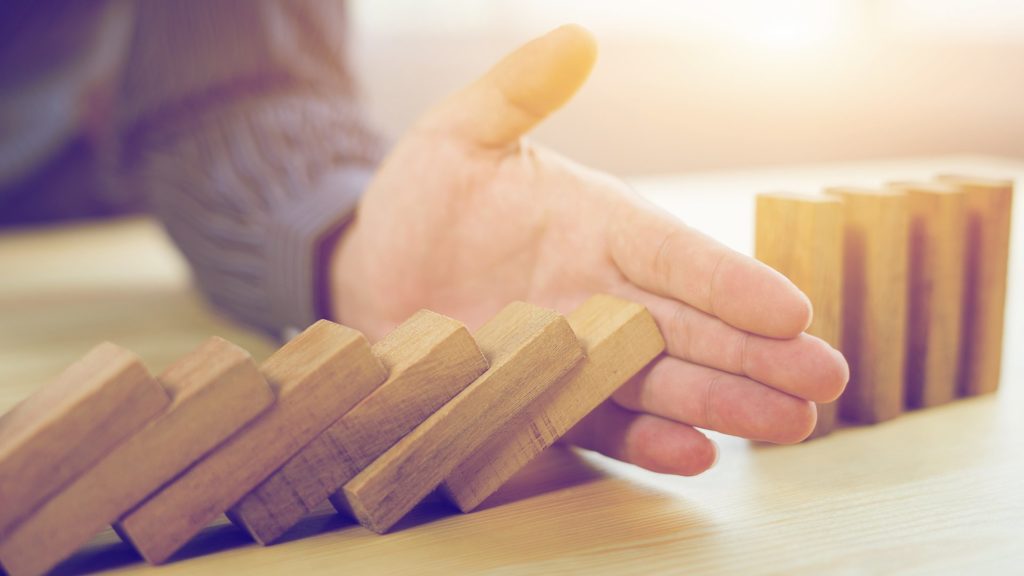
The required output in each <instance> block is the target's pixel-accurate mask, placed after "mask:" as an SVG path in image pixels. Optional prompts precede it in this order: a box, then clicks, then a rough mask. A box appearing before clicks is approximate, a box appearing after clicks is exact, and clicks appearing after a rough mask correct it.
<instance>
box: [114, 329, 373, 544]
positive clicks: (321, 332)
mask: <svg viewBox="0 0 1024 576" xmlns="http://www.w3.org/2000/svg"><path fill="white" fill-rule="evenodd" d="M260 371H261V372H262V373H263V376H264V377H265V378H266V379H267V382H268V383H269V384H270V386H271V388H272V389H273V390H274V392H275V393H276V396H277V401H276V402H275V404H274V405H273V406H271V407H270V409H269V410H267V411H266V412H265V413H264V414H263V415H262V416H260V417H259V418H257V419H256V420H254V421H253V422H251V423H250V424H249V425H248V426H246V427H245V428H243V429H242V430H240V431H239V433H237V434H235V435H233V436H232V437H231V438H229V439H228V440H227V441H226V442H224V443H223V444H221V445H220V446H219V447H217V448H216V449H215V450H213V451H212V452H211V453H209V454H208V455H207V456H206V457H204V458H203V459H201V460H199V461H198V462H196V463H195V464H194V465H192V467H190V468H189V469H188V470H186V471H185V472H184V473H183V474H182V475H181V476H179V477H178V478H176V479H175V480H174V481H173V482H171V483H170V484H168V485H167V486H165V487H164V488H163V489H161V490H160V491H159V492H157V493H156V494H154V495H153V496H152V497H150V498H149V499H148V500H146V501H145V502H143V503H142V504H141V505H139V506H138V507H137V508H135V509H134V510H132V511H131V512H129V513H128V514H127V515H125V516H124V517H123V518H122V519H121V521H120V522H119V523H118V524H117V525H116V528H117V530H118V532H119V533H120V534H121V536H122V537H123V538H125V539H126V540H129V541H131V543H132V544H134V545H135V547H136V548H137V549H138V551H139V553H141V554H142V556H143V558H145V559H146V560H147V561H148V562H150V563H154V564H159V563H161V562H164V561H165V560H167V559H168V558H169V557H170V556H171V555H172V554H174V552H176V551H177V550H178V549H179V548H181V547H182V546H183V545H185V543H186V542H188V541H189V539H191V538H192V536H194V535H195V534H196V533H197V532H199V531H200V530H202V529H203V528H204V527H205V526H206V525H208V524H209V523H210V522H211V521H212V520H213V519H214V518H216V517H217V515H218V514H221V513H222V512H224V511H225V510H227V509H228V508H230V507H231V505H233V504H234V503H235V502H238V500H240V499H241V498H242V496H244V495H245V494H246V493H248V492H249V491H250V490H252V489H253V488H255V487H256V486H257V485H259V483H260V482H262V481H263V480H264V479H266V477H267V476H269V475H270V474H271V473H272V472H274V470H276V469H277V468H278V467H280V466H281V465H282V464H284V463H285V462H287V461H288V459H289V458H291V457H292V456H293V455H294V454H295V453H296V452H298V451H299V450H300V449H301V448H302V447H303V446H305V445H306V444H307V443H309V441H310V440H312V439H313V438H315V437H316V436H317V435H318V434H320V433H321V432H323V431H324V429H326V428H327V427H328V426H330V425H331V424H332V423H333V422H334V421H335V420H337V419H338V418H339V417H340V416H341V415H342V414H344V413H345V412H347V411H348V410H349V409H350V408H352V406H354V405H355V404H356V403H357V402H358V401H359V400H361V399H362V398H363V397H364V396H366V395H367V394H369V393H370V391H371V390H373V388H374V387H376V386H377V385H378V384H380V383H381V382H383V381H384V378H385V376H386V372H385V371H384V367H383V366H381V365H380V361H379V360H377V358H376V357H375V356H374V355H373V353H372V352H371V351H370V346H369V344H368V343H367V342H366V339H365V338H363V336H362V334H360V333H359V332H356V331H355V330H352V329H350V328H346V327H344V326H340V325H338V324H334V323H332V322H328V321H326V320H321V321H319V322H317V323H316V324H314V325H313V326H311V327H309V328H307V329H306V330H305V331H304V332H303V333H302V334H299V335H298V336H296V337H295V338H294V339H293V340H292V341H290V342H289V343H288V344H286V345H285V346H284V347H283V348H281V349H280V350H278V351H277V352H275V353H274V354H273V355H272V356H271V357H270V358H269V359H268V360H267V361H266V362H264V363H263V365H262V366H261V367H260Z"/></svg>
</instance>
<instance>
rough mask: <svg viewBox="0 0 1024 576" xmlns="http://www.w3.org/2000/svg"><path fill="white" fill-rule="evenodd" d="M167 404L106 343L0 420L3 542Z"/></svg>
mask: <svg viewBox="0 0 1024 576" xmlns="http://www.w3.org/2000/svg"><path fill="white" fill-rule="evenodd" d="M169 402H170V398H168V396H167V393H166V392H165V391H164V389H163V387H161V386H160V384H158V383H157V382H156V380H154V379H153V378H152V377H150V375H149V372H148V371H147V370H146V367H145V366H143V364H142V362H141V361H140V360H139V358H138V357H137V356H136V355H135V354H133V353H132V352H129V351H128V350H125V349H124V348H121V347H119V346H116V345H114V344H111V343H109V342H107V343H103V344H100V345H99V346H97V347H96V348H93V349H92V350H91V351H90V352H89V353H87V354H86V355H85V356H83V357H82V358H81V359H80V360H78V361H77V362H75V363H74V364H72V365H71V366H69V367H68V368H67V369H66V370H65V371H64V372H63V373H61V374H60V376H58V377H57V378H56V379H55V380H53V381H51V382H49V383H48V384H46V385H44V386H43V387H42V388H40V389H39V390H38V391H37V392H36V393H34V394H33V395H32V396H30V397H28V398H27V399H26V400H24V401H23V402H22V403H21V404H19V405H17V406H15V407H14V409H12V410H11V411H10V412H8V413H7V414H5V415H4V416H3V417H0V503H2V505H0V541H2V540H4V539H5V538H6V537H7V535H8V534H10V532H11V530H12V529H13V528H14V527H15V526H16V525H17V523H18V522H20V521H22V520H24V519H25V518H26V517H27V516H28V515H29V514H30V513H31V512H32V511H33V510H34V509H35V508H36V507H37V506H38V505H40V504H41V503H42V502H43V501H44V500H46V499H47V498H49V497H51V496H52V495H53V494H55V493H56V492H57V491H58V490H60V489H61V488H63V487H64V486H65V485H67V484H68V483H69V482H71V481H72V480H74V479H75V478H77V477H78V476H79V475H81V474H82V473H83V472H85V471H86V470H88V469H89V468H90V467H92V466H93V465H94V464H95V463H96V462H98V461H99V460H100V459H101V458H103V457H104V456H105V455H106V454H107V453H108V452H110V451H111V450H113V449H114V447H115V446H117V445H118V444H120V443H121V442H123V441H124V440H125V439H126V438H128V437H129V436H130V435H132V434H133V433H135V432H136V431H137V430H139V429H140V428H142V427H143V426H144V425H145V424H146V422H147V421H149V420H150V419H151V418H153V417H154V416H156V415H157V414H158V413H160V411H161V410H163V409H164V408H165V407H166V406H167V404H168V403H169Z"/></svg>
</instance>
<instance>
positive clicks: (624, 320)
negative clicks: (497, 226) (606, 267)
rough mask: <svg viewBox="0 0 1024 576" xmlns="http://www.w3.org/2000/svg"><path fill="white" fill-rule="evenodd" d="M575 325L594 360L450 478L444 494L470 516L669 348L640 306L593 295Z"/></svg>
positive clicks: (532, 406)
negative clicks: (469, 513)
mask: <svg viewBox="0 0 1024 576" xmlns="http://www.w3.org/2000/svg"><path fill="white" fill-rule="evenodd" d="M568 321H569V325H570V327H571V328H572V329H573V332H575V334H576V336H577V338H578V339H579V340H580V342H581V343H582V344H583V346H584V350H585V351H586V359H584V360H583V361H582V362H580V364H579V365H578V366H577V367H576V369H574V370H572V371H570V372H569V373H568V374H566V375H565V376H563V377H562V379H561V380H560V381H559V382H558V383H557V384H555V385H554V386H552V387H551V388H550V389H549V390H548V391H547V392H545V393H544V394H543V395H541V396H540V397H539V398H537V400H535V401H533V402H532V403H531V404H530V405H529V407H528V408H527V409H525V410H522V411H521V412H520V413H519V414H517V415H516V416H515V417H514V418H513V419H512V421H511V422H510V424H509V425H508V426H507V427H506V429H507V430H508V432H507V433H505V432H503V433H500V434H494V435H492V436H491V438H490V440H488V441H487V442H486V443H485V444H484V445H483V446H482V447H481V448H479V449H477V450H476V451H475V452H474V453H473V455H472V456H470V457H469V458H468V459H466V460H465V461H463V462H462V463H461V464H459V466H458V467H456V468H455V470H454V471H453V472H452V473H451V474H449V475H448V476H447V478H446V479H445V481H444V483H443V484H442V485H441V489H442V492H443V493H444V495H445V496H446V497H447V498H448V499H449V500H450V501H451V502H453V503H454V504H455V505H456V506H458V507H459V509H460V510H462V511H463V512H469V511H470V510H472V509H474V508H476V507H477V506H479V505H480V503H482V502H483V501H484V500H485V499H486V498H487V497H488V496H490V495H491V494H493V493H494V492H495V491H497V490H498V488H500V487H501V486H502V485H503V484H504V483H505V482H506V481H508V479H509V478H511V477H512V476H513V475H514V474H515V473H516V472H518V471H519V470H520V469H521V468H522V467H523V466H525V465H526V464H527V463H529V462H530V461H531V460H533V458H534V457H536V456H537V455H538V454H540V453H541V452H542V451H543V450H544V449H545V448H547V447H548V446H551V445H552V444H554V443H555V441H557V440H558V439H559V438H561V437H562V436H563V435H565V433H566V432H568V431H569V429H570V428H572V427H573V426H575V425H576V424H577V423H578V422H579V421H580V420H582V419H583V417H584V416H586V415H587V414H589V413H590V412H591V411H593V410H594V409H595V408H597V407H598V405H600V404H601V403H602V402H604V401H605V400H607V399H608V397H609V396H611V394H612V393H613V392H614V391H615V390H616V389H618V388H619V387H620V386H622V385H623V384H625V383H626V381H627V380H629V379H630V378H632V377H633V376H634V375H635V374H636V373H638V372H639V371H640V370H642V369H643V368H644V366H646V365H647V364H648V363H649V362H650V361H651V360H653V359H654V358H655V357H657V356H658V355H659V354H661V352H662V351H663V350H664V349H665V341H664V340H663V339H662V337H661V332H660V331H659V330H658V326H657V324H655V322H654V318H652V317H651V315H650V313H649V312H648V311H647V309H646V308H644V307H643V306H641V305H640V304H636V303H634V302H628V301H626V300H621V299H619V298H615V297H613V296H607V295H597V296H593V297H591V298H590V299H589V300H587V301H586V302H585V303H583V305H581V306H580V307H579V308H577V309H576V310H574V311H573V312H572V313H571V314H569V316H568Z"/></svg>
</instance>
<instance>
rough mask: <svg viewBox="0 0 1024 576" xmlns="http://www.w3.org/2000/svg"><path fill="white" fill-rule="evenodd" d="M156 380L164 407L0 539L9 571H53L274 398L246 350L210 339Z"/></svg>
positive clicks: (2, 557) (2, 558) (0, 553)
mask: <svg viewBox="0 0 1024 576" xmlns="http://www.w3.org/2000/svg"><path fill="white" fill-rule="evenodd" d="M158 380H159V381H160V383H161V384H163V386H164V387H165V388H166V389H167V391H168V392H170V394H171V398H172V401H171V405H170V407H169V408H168V410H166V411H165V412H163V413H162V414H161V415H160V416H159V417H157V418H156V419H154V420H152V421H150V422H149V423H148V424H147V425H146V426H145V427H144V428H143V429H142V430H140V431H139V432H138V433H136V434H135V435H134V436H132V437H130V438H128V439H127V440H125V441H124V442H122V443H121V444H119V445H118V446H117V447H116V448H114V450H113V451H112V452H111V453H110V454H109V455H107V457H105V458H103V459H102V460H100V462H99V463H98V464H96V465H95V466H94V467H93V468H91V469H89V470H87V471H86V472H84V473H83V474H82V475H81V476H80V477H79V478H78V479H77V480H75V481H73V482H72V483H71V484H70V485H68V487H67V488H65V489H64V490H62V491H61V492H59V493H58V494H57V495H56V496H55V497H53V498H52V499H50V500H49V501H47V502H46V503H44V504H43V505H42V506H41V507H40V508H39V509H38V510H37V511H36V512H35V513H34V514H33V515H32V516H30V517H29V518H28V519H26V520H25V521H24V522H22V523H21V524H20V525H18V526H17V527H16V528H15V529H14V531H13V532H12V533H11V535H10V537H8V538H7V539H6V540H4V541H3V543H2V544H0V563H2V564H3V565H4V567H5V568H6V570H7V572H8V573H9V574H11V575H12V576H15V575H20V574H42V573H44V572H46V571H47V570H49V569H50V568H53V567H54V566H55V565H56V564H57V563H58V562H60V561H61V560H63V559H64V558H67V557H68V556H70V555H71V554H72V553H73V552H74V551H75V550H76V549H77V548H79V547H80V546H82V545H83V544H85V543H87V542H88V541H89V539H90V538H91V537H92V536H94V535H95V534H96V533H97V532H99V531H100V530H102V529H103V527H104V526H106V525H107V524H110V523H112V522H114V521H116V520H117V519H118V518H119V517H120V516H121V515H122V514H124V513H125V512H127V511H128V510H129V509H130V508H131V507H132V506H134V505H136V504H138V503H139V502H140V501H142V499H144V498H145V497H146V496H148V495H149V494H150V493H152V492H153V491H155V490H156V489H157V488H159V487H160V486H161V485H162V484H164V483H165V482H167V481H168V480H170V479H171V478H173V477H174V475H175V474H177V473H179V472H181V471H182V470H184V469H185V468H186V467H187V466H189V465H190V464H191V463H192V462H194V461H195V460H197V459H198V458H199V457H201V456H202V455H203V454H205V453H206V452H207V451H209V450H210V449H212V448H213V447H214V446H216V445H217V444H219V443H220V442H222V441H223V440H224V439H225V438H227V437H228V436H229V435H231V434H232V433H234V432H235V431H236V430H238V429H239V428H241V427H242V426H243V425H244V424H245V423H246V422H248V421H249V420H251V419H253V418H254V417H256V416H257V415H258V414H259V413H261V412H262V411H263V410H265V409H266V408H267V407H268V406H270V405H271V404H272V403H273V401H274V394H273V392H272V391H271V390H270V387H269V386H267V383H266V381H265V380H264V379H263V376H261V375H260V373H259V370H258V369H257V368H256V365H255V364H254V363H253V362H252V359H251V358H250V357H249V354H248V353H247V352H246V351H245V350H242V349H241V348H239V347H237V346H235V345H234V344H231V343H230V342H227V341H225V340H222V339H220V338H216V337H215V338H210V339H209V340H207V341H206V342H205V343H204V344H203V345H202V346H200V347H199V348H197V349H196V350H194V351H193V352H191V353H190V354H188V355H187V356H185V357H183V358H182V359H180V360H178V361H177V362H176V363H175V364H173V365H172V366H171V367H170V368H168V369H167V370H166V371H165V372H164V373H163V374H161V375H160V376H159V378H158Z"/></svg>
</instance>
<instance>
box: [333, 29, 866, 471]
mask: <svg viewBox="0 0 1024 576" xmlns="http://www.w3.org/2000/svg"><path fill="white" fill-rule="evenodd" d="M595 56H596V46H595V43H594V39H593V38H592V36H591V35H590V34H589V33H588V32H587V31H585V30H583V29H582V28H579V27H576V26H564V27H562V28H559V29H557V30H555V31H553V32H551V33H549V34H547V35H546V36H543V37H541V38H539V39H536V40H534V41H532V42H530V43H528V44H526V45H525V46H523V47H521V48H520V49H519V50H517V51H515V52H513V53H512V54H511V55H509V56H507V57H506V58H505V59H504V60H502V61H501V62H500V63H499V64H498V65H497V66H495V67H494V68H493V69H492V70H491V71H490V72H488V73H487V74H486V75H485V76H483V77H482V78H480V79H479V80H477V81H476V82H474V83H473V84H471V85H469V86H468V87H466V88H465V89H463V90H462V91H460V92H458V93H456V94H454V95H453V96H451V97H450V98H448V99H447V100H445V101H444V102H442V103H441V104H440V105H438V106H437V107H435V108H434V109H433V110H431V111H430V112H429V113H427V114H426V116H425V117H423V118H422V119H421V121H420V122H419V123H418V124H417V125H416V126H415V127H413V128H412V130H411V131H410V132H409V133H408V134H406V135H405V137H404V138H403V139H402V140H401V141H400V142H399V143H398V145H397V146H396V148H395V149H394V150H393V151H392V152H391V154H390V156H389V157H388V158H387V160H386V161H385V162H384V163H383V165H382V166H381V168H380V171H379V172H378V174H377V175H376V177H375V179H374V180H373V182H372V183H371V185H370V187H369V189H368V190H367V191H366V194H365V196H364V198H363V199H362V201H361V204H360V207H359V211H358V215H357V217H356V219H355V220H354V222H353V223H352V224H351V225H350V226H349V227H348V229H347V231H346V233H345V234H344V235H343V237H342V238H341V240H340V241H339V244H338V246H337V247H336V249H335V251H334V253H333V256H332V270H331V278H332V290H333V293H332V301H333V306H334V315H335V316H336V317H337V318H338V319H339V321H341V322H344V323H345V324H348V325H350V326H353V327H356V328H359V329H361V330H363V331H364V332H365V333H366V334H367V335H368V336H369V337H370V338H371V339H376V338H379V337H380V336H382V335H384V334H385V333H386V332H387V331H388V330H390V329H391V328H393V327H394V326H396V325H397V324H399V323H400V322H401V321H402V320H404V319H405V318H406V317H408V316H409V315H411V314H412V313H413V312H415V311H416V310H418V309H420V308H430V309H432V310H436V311H438V312H441V313H444V314H447V315H449V316H452V317H454V318H457V319H459V320H462V321H463V322H465V323H466V324H467V325H469V326H470V327H471V328H474V327H476V326H479V325H480V324H482V323H483V322H484V321H486V320H487V319H488V318H489V317H491V316H492V315H494V314H495V313H496V312H497V311H498V310H499V309H500V308H501V307H503V306H504V305H505V304H507V303H508V302H510V301H512V300H517V299H518V300H525V301H529V302H531V303H534V304H538V305H542V306H547V307H551V308H555V309H558V310H560V311H562V312H567V311H569V310H571V309H572V308H574V307H575V306H576V305H578V304H579V303H581V302H582V301H583V300H585V299H587V298H588V297H589V296H591V295H592V294H594V293H597V292H606V293H610V294H614V295H618V296H621V297H624V298H627V299H631V300H634V301H637V302H640V303H642V304H644V305H646V306H647V307H648V309H649V310H650V311H651V313H652V314H653V315H654V317H655V319H656V321H657V323H658V326H659V327H660V329H661V331H662V333H663V335H664V337H665V340H666V343H667V353H666V354H665V355H663V356H662V357H660V358H659V359H658V360H656V361H655V362H654V363H653V364H652V365H651V366H649V367H648V369H647V370H646V371H644V372H643V373H642V374H640V375H639V376H638V377H637V378H634V379H633V380H632V381H631V382H629V383H628V384H626V385H625V386H623V388H622V389H620V390H619V391H618V392H617V393H616V394H615V395H614V397H613V399H612V400H610V401H609V402H607V403H605V405H603V406H602V407H601V408H600V409H599V410H597V411H595V412H594V413H593V414H591V415H590V416H588V418H587V419H586V420H584V421H583V422H582V423H581V424H580V425H579V426H577V427H576V428H575V429H574V430H573V431H572V433H571V434H570V438H569V440H570V441H572V442H574V443H577V444H578V445H580V446H583V447H586V448H591V449H594V450H597V451H599V452H602V453H604V454H607V455H609V456H612V457H615V458H618V459H621V460H625V461H628V462H632V463H634V464H638V465H640V466H643V467H645V468H648V469H650V470H654V471H658V472H669V473H676V474H687V475H689V474H697V473H699V472H702V471H704V470H706V469H707V468H709V467H710V466H711V465H712V464H713V463H714V461H715V459H716V458H717V451H716V448H715V445H714V443H712V442H711V441H710V440H708V439H707V438H706V437H705V436H704V435H703V434H702V433H701V432H699V431H698V430H696V429H695V428H694V427H695V426H696V427H701V428H706V429H713V430H718V431H721V432H723V433H726V434H734V435H737V436H744V437H747V438H751V439H757V440H765V441H771V442H779V443H789V442H797V441H799V440H801V439H803V438H804V437H806V436H807V435H808V434H809V433H810V432H811V430H812V428H813V427H814V423H815V419H816V414H815V408H814V404H813V403H812V402H810V401H812V400H813V401H819V402H826V401H830V400H833V399H835V398H836V397H837V396H838V395H839V394H840V392H841V391H842V389H843V387H844V386H845V383H846V380H847V377H848V368H847V366H846V363H845V361H844V360H843V358H842V356H841V355H840V354H839V353H838V352H836V351H835V350H833V349H832V348H831V347H829V346H828V345H827V344H826V343H825V342H823V341H822V340H819V339H817V338H815V337H812V336H808V335H806V334H802V333H801V332H802V331H803V330H804V329H805V328H806V327H807V325H808V324H809V322H810V318H811V306H810V303H809V302H808V300H807V298H806V297H805V296H804V295H803V294H802V293H801V292H800V291H799V290H797V288H796V287H795V286H794V285H793V284H792V283H790V282H789V281H788V280H787V279H786V278H785V277H783V276H782V275H781V274H779V273H777V272H775V271H774V270H772V269H770V268H768V267H767V266H765V265H763V264H761V263H759V262H757V261H756V260H753V259H751V258H748V257H746V256H743V255H741V254H739V253H737V252H735V251H732V250H730V249H728V248H726V247H724V246H723V245H721V244H719V243H717V242H716V241H714V240H712V239H711V238H709V237H707V236H705V235H703V234H701V233H699V232H697V231H696V230H694V229H692V228H689V227H687V226H686V225H685V224H683V223H682V222H680V221H679V220H677V219H676V218H674V217H673V216H671V215H669V214H667V213H665V212H663V211H661V210H659V209H658V208H656V207H654V206H652V205H649V204H648V203H646V202H645V201H643V200H642V199H641V198H639V197H638V196H636V195H635V194H633V193H632V192H631V191H630V190H629V188H628V187H627V186H626V185H625V184H623V183H622V182H620V181H618V180H616V179H615V178H612V177H610V176H607V175H605V174H601V173H599V172H595V171H592V170H589V169H587V168H585V167H582V166H579V165H577V164H574V163H572V162H570V161H568V160H566V159H565V158H562V157H561V156H559V155H557V154H555V153H553V152H551V151H548V150H545V149H542V148H538V147H536V146H533V145H531V144H530V143H528V142H526V141H524V140H523V139H522V136H523V135H524V134H525V133H526V132H527V131H528V130H529V129H530V128H531V127H533V126H534V125H535V124H537V123H538V122H540V121H541V120H542V119H543V118H544V117H545V116H547V115H548V114H550V113H551V112H553V111H554V110H556V109H557V108H559V107H560V106H561V105H562V104H564V103H565V102H566V101H567V100H568V99H569V98H570V97H571V96H572V94H573V93H575V92H576V90H577V89H578V88H579V87H580V85H582V83H583V81H584V80H585V79H586V77H587V75H588V74H589V72H590V69H591V67H592V66H593V63H594V59H595Z"/></svg>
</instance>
